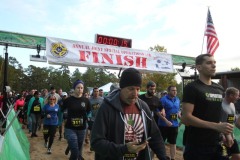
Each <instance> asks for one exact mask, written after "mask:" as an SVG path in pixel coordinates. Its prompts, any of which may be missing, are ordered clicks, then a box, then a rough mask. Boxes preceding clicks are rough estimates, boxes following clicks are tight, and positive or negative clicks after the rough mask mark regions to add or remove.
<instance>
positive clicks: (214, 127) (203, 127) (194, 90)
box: [181, 54, 233, 160]
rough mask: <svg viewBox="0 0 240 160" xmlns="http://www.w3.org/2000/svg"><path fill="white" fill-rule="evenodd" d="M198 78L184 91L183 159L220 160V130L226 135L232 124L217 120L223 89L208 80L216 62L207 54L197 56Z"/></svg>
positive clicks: (214, 70) (212, 73)
mask: <svg viewBox="0 0 240 160" xmlns="http://www.w3.org/2000/svg"><path fill="white" fill-rule="evenodd" d="M196 69H197V70H198V72H199V79H198V80H196V81H194V82H191V83H189V84H188V85H187V86H186V87H185V88H184V90H183V100H182V102H183V104H182V118H181V120H182V123H183V124H185V125H186V126H188V129H187V135H186V141H185V143H186V146H185V151H184V159H185V160H193V159H194V160H203V159H204V160H219V157H218V156H219V154H220V153H219V151H218V147H219V145H218V144H219V133H224V134H229V133H231V132H232V130H233V125H231V124H229V123H226V122H224V123H220V116H221V104H222V95H223V88H222V87H221V86H220V85H218V84H217V83H214V82H212V81H211V77H212V76H214V75H215V72H216V61H215V59H214V57H213V56H212V55H210V54H201V55H199V56H198V57H197V58H196Z"/></svg>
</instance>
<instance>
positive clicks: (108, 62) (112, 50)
mask: <svg viewBox="0 0 240 160" xmlns="http://www.w3.org/2000/svg"><path fill="white" fill-rule="evenodd" d="M46 56H47V60H48V63H51V64H66V65H68V66H81V67H87V66H90V67H102V68H107V69H120V68H123V69H124V68H129V67H133V68H136V69H139V70H141V71H145V72H167V73H173V61H172V56H171V55H170V54H167V53H159V52H152V51H143V50H136V49H131V48H124V47H117V46H109V45H102V44H96V43H87V42H80V41H72V40H65V39H58V38H50V37H47V39H46Z"/></svg>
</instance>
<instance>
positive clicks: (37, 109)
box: [33, 105, 41, 112]
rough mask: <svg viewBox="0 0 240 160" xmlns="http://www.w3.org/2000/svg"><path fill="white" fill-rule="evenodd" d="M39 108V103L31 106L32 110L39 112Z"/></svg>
mask: <svg viewBox="0 0 240 160" xmlns="http://www.w3.org/2000/svg"><path fill="white" fill-rule="evenodd" d="M40 109H41V108H40V106H39V105H36V106H34V107H33V111H34V112H40Z"/></svg>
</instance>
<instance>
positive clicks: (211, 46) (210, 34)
mask: <svg viewBox="0 0 240 160" xmlns="http://www.w3.org/2000/svg"><path fill="white" fill-rule="evenodd" d="M205 36H207V53H208V54H211V55H213V54H214V53H215V51H216V50H217V48H218V46H219V41H218V37H217V33H216V31H215V28H214V24H213V20H212V16H211V13H210V10H209V9H208V15H207V26H206V31H205Z"/></svg>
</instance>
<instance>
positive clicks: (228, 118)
mask: <svg viewBox="0 0 240 160" xmlns="http://www.w3.org/2000/svg"><path fill="white" fill-rule="evenodd" d="M234 120H235V117H234V114H229V115H228V117H227V122H228V123H231V124H233V122H234Z"/></svg>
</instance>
